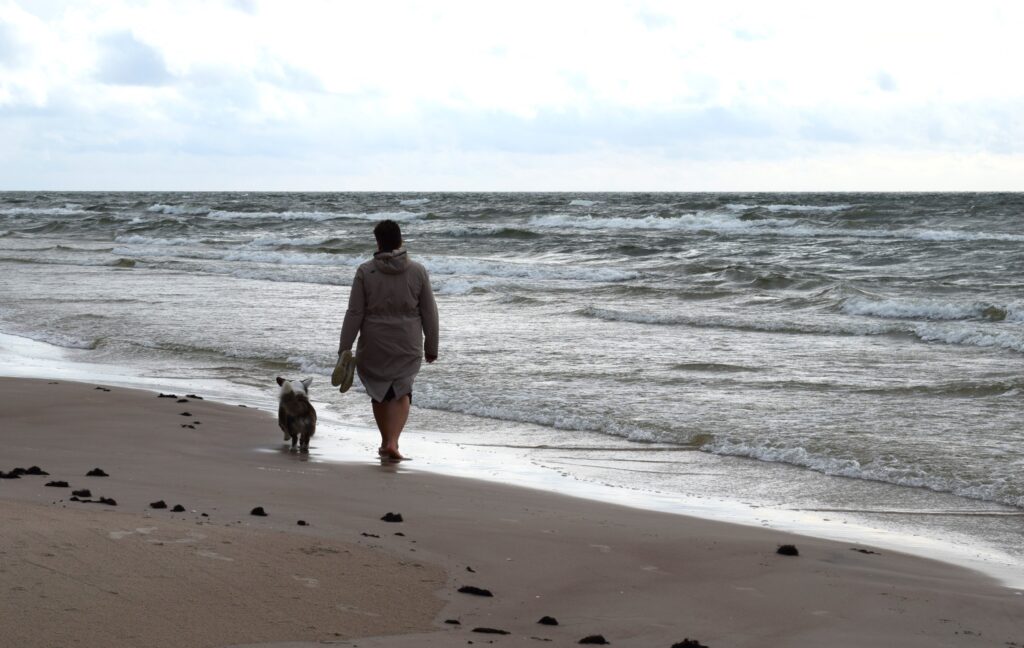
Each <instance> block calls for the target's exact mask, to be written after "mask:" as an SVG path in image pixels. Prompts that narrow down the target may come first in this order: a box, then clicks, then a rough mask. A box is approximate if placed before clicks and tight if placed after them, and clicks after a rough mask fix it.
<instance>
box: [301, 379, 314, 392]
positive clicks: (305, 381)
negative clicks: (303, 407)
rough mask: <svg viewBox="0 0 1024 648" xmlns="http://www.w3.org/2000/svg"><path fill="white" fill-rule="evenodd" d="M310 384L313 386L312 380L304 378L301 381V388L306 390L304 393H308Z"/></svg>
mask: <svg viewBox="0 0 1024 648" xmlns="http://www.w3.org/2000/svg"><path fill="white" fill-rule="evenodd" d="M312 384H313V379H312V378H306V379H305V380H303V381H302V386H303V387H305V388H306V391H309V386H310V385H312Z"/></svg>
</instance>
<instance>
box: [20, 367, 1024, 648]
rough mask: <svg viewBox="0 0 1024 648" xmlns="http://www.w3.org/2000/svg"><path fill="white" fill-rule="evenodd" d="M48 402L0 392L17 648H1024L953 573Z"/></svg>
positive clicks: (165, 410) (1004, 593)
mask: <svg viewBox="0 0 1024 648" xmlns="http://www.w3.org/2000/svg"><path fill="white" fill-rule="evenodd" d="M52 383H53V381H47V380H27V379H0V421H2V428H0V443H2V447H3V451H2V453H0V471H4V472H9V471H11V470H12V469H13V468H15V467H22V468H29V467H31V466H39V467H41V468H42V469H43V470H45V471H47V472H49V473H50V474H49V475H48V476H31V475H23V476H21V477H20V478H19V479H0V512H2V513H0V514H2V516H3V517H2V519H3V520H4V524H3V525H2V527H0V575H2V577H0V618H3V619H4V620H5V622H4V624H3V625H4V629H3V632H4V641H5V642H8V641H9V642H10V643H11V645H22V646H76V645H78V646H93V645H107V646H136V645H149V646H184V645H188V646H230V645H274V646H292V645H295V646H300V645H322V644H323V643H324V642H326V643H328V644H337V645H349V646H356V645H358V646H363V647H367V646H370V647H372V646H456V645H458V646H465V645H467V643H468V642H473V643H474V644H481V643H483V644H487V645H491V644H488V643H487V642H493V645H496V646H502V645H504V646H526V645H530V646H536V645H544V644H546V643H548V641H547V640H550V641H551V644H550V645H570V644H572V645H575V644H576V643H577V642H578V641H579V640H580V639H582V638H584V637H587V636H592V635H601V636H603V637H604V638H605V639H606V640H607V641H608V642H610V644H611V645H616V646H665V647H666V648H668V647H669V646H672V645H673V644H675V643H678V642H682V641H683V640H684V638H688V639H695V640H698V641H699V642H700V643H701V644H703V645H706V646H711V647H714V648H717V647H719V646H770V645H778V646H808V647H810V646H835V647H842V646H864V645H892V646H911V647H912V646H921V647H925V646H927V647H929V648H931V647H933V646H1000V647H1003V648H1006V647H1007V646H1024V629H1022V628H1024V626H1022V625H1021V623H1020V619H1021V618H1024V596H1021V594H1020V592H1018V591H1015V590H1011V589H1007V588H1004V587H1001V586H1000V585H999V584H997V583H995V582H994V581H991V580H990V579H988V578H986V577H984V576H982V575H980V574H977V573H975V572H971V571H969V570H966V569H963V568H960V567H956V566H952V565H949V564H945V563H940V562H936V561H929V560H926V559H922V558H918V557H911V556H907V555H903V554H899V553H895V552H891V551H887V550H873V549H871V548H869V547H862V546H855V545H850V544H845V543H836V542H831V541H825V540H819V539H814V538H807V537H800V536H793V535H787V534H783V533H780V532H777V531H772V530H768V529H761V528H755V527H744V526H735V525H729V524H723V523H720V522H712V521H707V520H701V519H696V518H690V517H684V516H678V515H669V514H661V513H655V512H650V511H641V510H635V509H630V508H625V507H618V506H614V505H609V504H604V503H599V502H592V501H588V500H581V499H575V498H569V497H563V496H559V495H557V494H552V493H547V492H542V491H537V490H528V489H519V488H514V487H511V486H502V485H500V484H494V483H487V482H481V481H473V480H465V479H458V478H451V477H443V476H438V475H432V474H424V473H418V472H416V471H415V470H412V469H411V468H412V466H414V463H413V464H412V465H403V464H397V465H396V464H386V465H380V464H378V463H377V462H375V461H371V459H372V458H371V457H367V463H366V464H336V463H328V462H319V461H316V456H317V455H316V438H314V440H313V443H312V452H311V453H310V454H309V455H308V456H306V455H301V454H297V453H292V452H289V451H287V450H285V449H284V447H283V443H282V440H281V435H280V433H279V431H278V429H277V425H276V421H275V420H274V419H273V417H271V416H270V415H268V414H267V413H266V412H262V411H257V410H253V409H247V408H240V407H235V406H228V405H222V404H218V403H214V402H210V401H207V400H198V399H189V398H185V399H184V400H185V401H186V402H178V400H180V399H179V398H158V396H157V394H156V393H154V392H148V391H133V390H126V389H121V388H113V387H112V388H105V389H106V390H105V389H97V385H91V384H83V383H70V382H60V383H58V384H52ZM178 396H181V397H183V396H185V395H184V394H179V395H178ZM200 396H201V394H200ZM268 405H272V404H270V403H268ZM186 412H187V413H188V416H185V415H184V413H186ZM183 426H184V427H183ZM188 426H191V427H188ZM94 468H102V469H103V471H105V472H106V473H107V474H108V475H109V476H108V477H87V476H86V473H87V472H88V471H90V470H92V469H94ZM60 480H63V481H67V482H68V487H67V488H63V487H47V486H45V484H46V483H48V482H51V481H60ZM79 489H88V490H89V491H90V495H89V496H88V497H79V498H78V499H79V500H93V501H89V502H84V501H71V500H70V498H71V497H72V491H74V490H79ZM101 497H103V498H109V499H112V500H113V501H115V502H116V505H111V504H109V503H108V504H102V503H98V502H97V501H95V500H98V499H99V498H101ZM161 500H162V501H163V502H165V503H166V504H167V508H166V509H163V508H161V509H154V508H152V507H151V506H150V505H151V503H154V502H157V501H161ZM178 504H180V505H181V506H182V507H183V508H184V509H185V510H184V511H181V512H173V510H172V509H173V507H174V506H175V505H178ZM255 507H262V508H263V509H264V511H265V512H266V516H254V515H251V514H250V512H251V511H252V509H253V508H255ZM389 512H391V513H401V515H402V520H403V521H402V522H385V521H383V520H381V518H382V517H383V516H384V515H385V514H386V513H389ZM300 520H301V521H303V522H305V523H306V524H305V525H300V524H299V521H300ZM783 544H792V545H795V546H796V547H797V548H798V550H799V555H798V556H784V555H779V554H778V553H776V550H777V548H778V547H779V546H780V545H783ZM872 551H873V552H874V553H865V552H872ZM465 586H472V587H476V588H480V589H486V590H489V591H490V592H491V593H492V594H493V596H490V597H486V596H478V595H474V594H469V593H460V592H459V591H458V590H459V589H460V588H463V587H465ZM544 616H550V617H553V618H555V619H557V622H558V625H541V624H538V623H537V621H538V620H539V619H541V618H542V617H544ZM446 621H458V622H459V623H458V624H455V623H446ZM474 628H490V629H493V630H501V631H504V632H507V633H508V634H495V633H486V634H485V633H480V632H473V629H474ZM691 645H692V644H691Z"/></svg>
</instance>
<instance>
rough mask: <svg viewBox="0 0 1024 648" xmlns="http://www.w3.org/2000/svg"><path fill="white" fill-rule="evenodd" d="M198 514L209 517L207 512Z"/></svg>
mask: <svg viewBox="0 0 1024 648" xmlns="http://www.w3.org/2000/svg"><path fill="white" fill-rule="evenodd" d="M199 515H200V516H202V517H210V516H209V514H207V513H200V514H199Z"/></svg>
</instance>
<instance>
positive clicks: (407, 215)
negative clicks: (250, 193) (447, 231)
mask: <svg viewBox="0 0 1024 648" xmlns="http://www.w3.org/2000/svg"><path fill="white" fill-rule="evenodd" d="M206 217H207V218H209V219H212V220H222V221H230V220H252V219H264V220H274V221H293V220H299V221H302V220H306V221H317V222H319V221H329V220H361V221H379V220H385V219H390V220H393V221H413V220H421V219H424V218H426V217H427V214H425V213H417V212H408V211H399V212H374V213H343V212H323V211H283V212H235V211H220V210H214V211H211V212H210V213H208V214H206Z"/></svg>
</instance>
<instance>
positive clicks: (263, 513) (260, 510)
mask: <svg viewBox="0 0 1024 648" xmlns="http://www.w3.org/2000/svg"><path fill="white" fill-rule="evenodd" d="M249 515H256V516H259V517H267V512H266V511H264V510H263V507H262V506H257V507H256V508H254V509H253V510H251V511H249Z"/></svg>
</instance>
